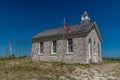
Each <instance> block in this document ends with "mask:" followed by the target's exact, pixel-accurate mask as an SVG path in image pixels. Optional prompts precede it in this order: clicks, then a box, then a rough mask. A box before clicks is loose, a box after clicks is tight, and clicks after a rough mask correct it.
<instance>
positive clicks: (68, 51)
mask: <svg viewBox="0 0 120 80" xmlns="http://www.w3.org/2000/svg"><path fill="white" fill-rule="evenodd" d="M69 48H70V49H69ZM67 54H73V39H67Z"/></svg>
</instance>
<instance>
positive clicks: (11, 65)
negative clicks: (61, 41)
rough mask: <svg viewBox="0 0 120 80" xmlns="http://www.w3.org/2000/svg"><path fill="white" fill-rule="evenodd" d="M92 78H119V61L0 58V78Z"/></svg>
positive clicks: (62, 79) (61, 79)
mask: <svg viewBox="0 0 120 80" xmlns="http://www.w3.org/2000/svg"><path fill="white" fill-rule="evenodd" d="M96 76H97V77H99V79H97V78H95V77H96ZM94 78H95V79H96V80H107V79H108V80H113V79H114V78H116V80H118V79H120V62H119V61H117V62H116V61H115V62H112V63H111V62H107V61H105V62H104V63H102V64H65V63H63V64H62V63H59V62H54V63H50V62H30V60H29V59H26V58H23V59H8V60H0V80H95V79H94ZM100 78H101V79H100Z"/></svg>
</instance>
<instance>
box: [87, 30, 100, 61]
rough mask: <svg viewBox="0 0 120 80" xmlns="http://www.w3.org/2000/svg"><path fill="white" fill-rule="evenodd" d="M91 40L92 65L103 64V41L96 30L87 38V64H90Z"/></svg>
mask: <svg viewBox="0 0 120 80" xmlns="http://www.w3.org/2000/svg"><path fill="white" fill-rule="evenodd" d="M89 40H91V54H92V56H91V57H92V60H91V62H92V63H97V62H102V54H101V41H100V39H99V37H98V35H97V33H96V30H95V28H94V29H92V30H91V32H90V33H89V34H88V35H87V37H86V38H85V41H86V42H85V46H86V50H85V51H86V62H88V63H89V62H90V61H89V58H88V55H89V52H88V43H89Z"/></svg>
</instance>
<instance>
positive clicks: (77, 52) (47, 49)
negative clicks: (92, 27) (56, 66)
mask: <svg viewBox="0 0 120 80" xmlns="http://www.w3.org/2000/svg"><path fill="white" fill-rule="evenodd" d="M43 44H44V45H43V47H44V49H43V53H39V52H40V51H39V40H38V41H37V42H33V43H32V53H33V57H32V59H33V60H37V61H55V62H56V61H63V62H67V63H86V62H85V61H86V57H85V45H84V44H85V38H79V37H77V38H73V52H72V53H67V39H64V41H63V40H62V39H60V40H57V53H56V54H51V45H52V41H44V42H43Z"/></svg>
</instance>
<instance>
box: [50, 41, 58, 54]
mask: <svg viewBox="0 0 120 80" xmlns="http://www.w3.org/2000/svg"><path fill="white" fill-rule="evenodd" d="M51 54H57V41H56V40H53V41H52V47H51Z"/></svg>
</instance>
